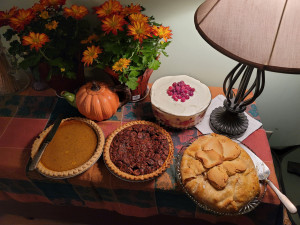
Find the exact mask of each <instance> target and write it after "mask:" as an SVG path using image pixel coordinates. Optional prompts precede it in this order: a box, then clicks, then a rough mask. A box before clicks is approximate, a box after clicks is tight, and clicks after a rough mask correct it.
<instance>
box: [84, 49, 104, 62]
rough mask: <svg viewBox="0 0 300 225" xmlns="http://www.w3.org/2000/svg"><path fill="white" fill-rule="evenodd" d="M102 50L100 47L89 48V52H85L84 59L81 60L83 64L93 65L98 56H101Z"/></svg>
mask: <svg viewBox="0 0 300 225" xmlns="http://www.w3.org/2000/svg"><path fill="white" fill-rule="evenodd" d="M101 52H102V50H101V49H100V48H99V46H94V45H92V46H91V47H87V50H85V51H84V52H83V57H82V59H81V62H84V65H88V66H89V65H91V64H92V63H93V61H94V59H96V58H97V57H98V54H100V53H101Z"/></svg>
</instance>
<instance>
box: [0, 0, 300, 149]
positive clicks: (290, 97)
mask: <svg viewBox="0 0 300 225" xmlns="http://www.w3.org/2000/svg"><path fill="white" fill-rule="evenodd" d="M34 2H37V1H34V0H11V1H3V0H1V3H0V8H1V10H6V9H9V8H11V7H12V6H13V5H16V6H18V7H20V8H22V7H25V8H26V7H30V6H31V5H32V4H33V3H34ZM103 2H104V1H99V0H89V1H87V0H67V4H68V5H72V4H82V5H85V6H86V7H88V8H89V9H90V10H91V11H92V9H91V7H92V6H97V5H100V4H101V3H103ZM120 2H121V3H122V4H130V3H131V2H132V3H134V4H137V3H139V4H141V5H142V6H144V7H145V8H146V11H145V12H144V13H145V14H146V15H148V16H151V15H153V16H154V17H155V19H156V21H157V22H159V23H163V25H164V26H170V28H171V29H172V31H173V39H172V43H171V45H170V46H169V47H168V48H167V52H168V54H169V57H164V56H162V57H161V58H160V59H161V63H162V64H161V67H160V68H159V69H158V70H157V71H154V72H153V75H152V76H151V78H150V82H154V81H155V80H156V79H158V78H160V77H162V76H166V75H177V74H187V75H189V76H192V77H194V78H197V79H199V80H200V81H202V82H203V83H205V84H206V85H208V86H222V85H223V80H224V78H225V76H226V75H227V74H228V73H229V71H230V70H231V69H232V68H233V67H234V66H235V65H236V64H237V62H236V61H234V60H231V59H230V58H228V57H226V56H224V55H222V54H221V53H219V52H218V51H216V50H215V49H213V48H212V47H211V46H210V45H209V44H207V43H206V42H205V41H204V40H203V39H202V37H201V36H200V35H199V34H198V32H197V30H196V29H195V25H194V13H195V11H196V9H197V8H198V6H199V5H200V4H201V3H202V2H203V0H200V1H195V0H185V1H182V0H140V1H137V0H132V1H129V0H121V1H120ZM89 18H90V19H91V20H92V21H95V17H94V16H91V17H89ZM299 99H300V76H298V75H289V74H281V73H273V72H268V71H267V72H266V86H265V89H264V91H263V93H262V95H261V96H260V97H259V98H258V99H257V101H256V102H257V106H258V109H259V113H260V116H261V118H262V122H263V125H264V128H265V129H266V130H272V131H273V132H274V133H273V135H272V136H271V139H270V144H271V146H289V145H297V144H298V145H299V144H300V116H299V112H300V100H299Z"/></svg>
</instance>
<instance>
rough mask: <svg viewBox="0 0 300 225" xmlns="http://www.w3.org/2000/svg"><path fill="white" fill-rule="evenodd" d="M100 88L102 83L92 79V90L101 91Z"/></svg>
mask: <svg viewBox="0 0 300 225" xmlns="http://www.w3.org/2000/svg"><path fill="white" fill-rule="evenodd" d="M100 88H101V87H100V85H99V84H98V83H97V82H96V81H92V87H91V90H92V91H99V90H100Z"/></svg>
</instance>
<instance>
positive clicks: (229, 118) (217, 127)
mask: <svg viewBox="0 0 300 225" xmlns="http://www.w3.org/2000/svg"><path fill="white" fill-rule="evenodd" d="M253 70H254V67H252V66H248V65H245V64H242V63H238V64H237V66H235V67H234V68H233V70H232V71H231V72H230V73H229V74H228V75H227V76H226V78H225V80H224V83H223V92H224V94H225V97H226V100H225V101H224V106H223V107H222V106H221V107H219V108H216V109H215V110H213V111H212V113H211V115H210V121H209V125H210V127H211V129H212V130H213V131H214V132H215V133H218V134H223V135H226V136H228V137H231V138H238V137H240V136H242V135H243V134H244V133H245V131H246V130H247V128H248V119H247V116H246V115H245V114H244V111H245V110H246V107H247V105H250V104H252V103H253V102H254V101H255V99H256V98H257V97H258V96H259V95H260V94H261V93H262V91H263V89H264V86H265V71H264V70H262V69H257V73H256V77H255V79H254V82H253V83H252V85H251V86H250V87H249V88H248V85H249V82H250V78H251V75H252V72H253ZM239 78H241V79H239ZM238 80H239V81H240V84H239V86H238V88H237V91H235V90H234V85H235V83H236V82H237V81H238ZM252 91H253V92H254V93H253V95H252V96H251V94H250V93H251V92H252Z"/></svg>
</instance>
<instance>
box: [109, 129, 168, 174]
mask: <svg viewBox="0 0 300 225" xmlns="http://www.w3.org/2000/svg"><path fill="white" fill-rule="evenodd" d="M168 154H169V143H168V140H167V138H166V137H165V135H163V134H162V133H161V132H160V131H159V130H158V129H156V128H155V127H152V126H149V125H144V124H138V125H133V126H130V127H128V128H125V129H123V130H122V131H120V132H119V133H118V134H117V135H116V136H115V137H114V139H113V141H112V143H111V146H110V158H111V161H112V162H113V163H114V164H115V165H116V166H117V167H118V168H119V169H120V170H121V171H123V172H125V173H128V174H132V175H135V176H138V175H143V174H149V173H152V172H154V171H155V170H157V169H158V168H160V167H161V166H162V165H163V164H164V162H165V160H166V159H167V157H168Z"/></svg>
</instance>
